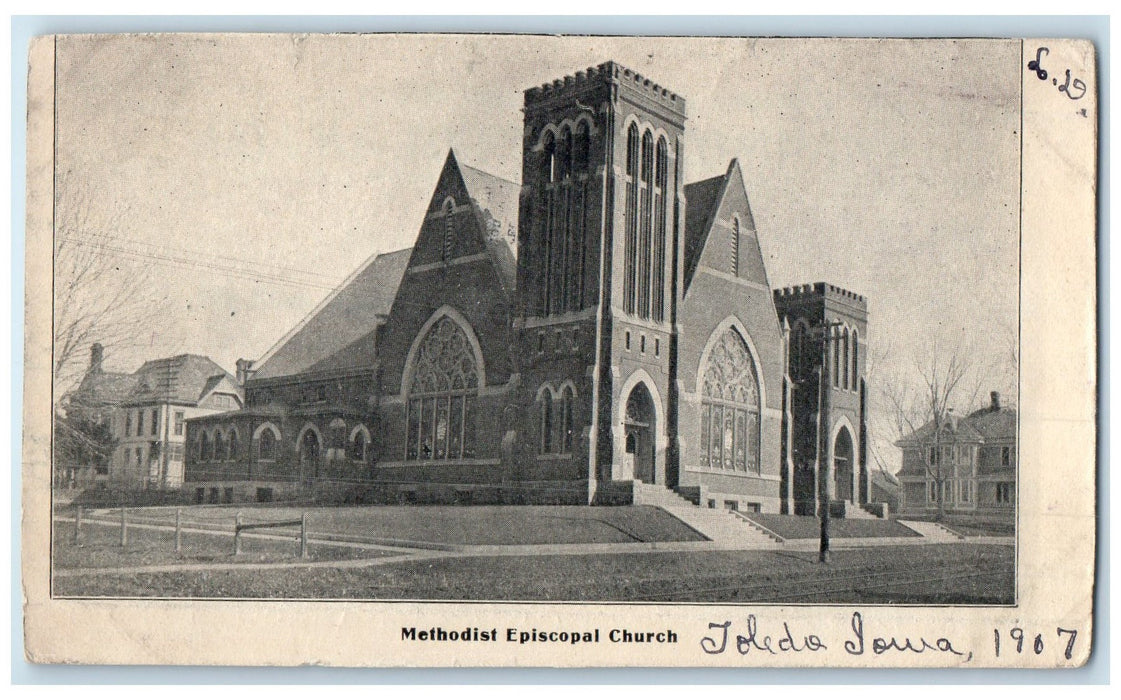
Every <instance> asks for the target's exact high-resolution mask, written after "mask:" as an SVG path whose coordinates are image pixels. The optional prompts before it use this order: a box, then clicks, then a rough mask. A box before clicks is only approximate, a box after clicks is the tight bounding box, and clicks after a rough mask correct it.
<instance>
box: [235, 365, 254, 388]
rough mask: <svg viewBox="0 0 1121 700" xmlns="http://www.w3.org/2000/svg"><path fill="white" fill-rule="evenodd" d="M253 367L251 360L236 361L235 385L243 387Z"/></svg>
mask: <svg viewBox="0 0 1121 700" xmlns="http://www.w3.org/2000/svg"><path fill="white" fill-rule="evenodd" d="M252 366H253V360H238V361H237V383H238V386H245V382H246V381H247V380H248V379H249V375H251V374H253V370H251V369H250V367H252Z"/></svg>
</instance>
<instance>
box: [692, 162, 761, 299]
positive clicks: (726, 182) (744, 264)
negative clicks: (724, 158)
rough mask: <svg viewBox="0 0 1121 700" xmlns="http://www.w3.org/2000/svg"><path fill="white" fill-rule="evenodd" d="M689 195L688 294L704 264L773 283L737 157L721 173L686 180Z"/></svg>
mask: <svg viewBox="0 0 1121 700" xmlns="http://www.w3.org/2000/svg"><path fill="white" fill-rule="evenodd" d="M685 198H686V212H685V261H684V262H685V291H686V294H688V290H689V287H690V285H691V284H692V280H693V277H694V275H695V274H696V272H697V270H698V268H700V267H706V268H709V269H711V270H715V271H716V272H719V273H723V274H726V275H732V276H735V277H738V278H740V279H743V280H747V281H749V282H754V283H755V284H758V285H761V286H763V287H765V288H769V287H770V284H769V282H768V280H767V269H766V265H765V264H764V262H763V251H762V250H761V249H760V246H759V236H758V234H757V232H756V230H755V217H754V216H753V215H752V213H751V203H750V200H749V198H748V195H747V188H746V186H745V185H744V180H743V173H742V172H741V171H740V166H739V161H738V160H735V159H733V160H732V162H731V163H729V164H728V170H727V171H726V172H725V173H724V175H722V176H717V177H713V178H709V179H707V180H702V181H700V182H696V183H692V184H689V185H686V186H685ZM737 221H738V222H739V239H738V240H739V245H738V257H736V256H734V253H735V252H736V250H735V248H734V247H733V245H734V244H733V240H734V239H735V236H734V235H733V231H734V227H735V222H737ZM734 257H735V258H736V261H735V262H734V261H733V258H734ZM737 268H738V269H737Z"/></svg>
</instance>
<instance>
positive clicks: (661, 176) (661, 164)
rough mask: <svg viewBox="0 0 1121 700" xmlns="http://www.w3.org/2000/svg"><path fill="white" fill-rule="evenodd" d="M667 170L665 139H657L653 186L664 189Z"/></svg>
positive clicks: (661, 137)
mask: <svg viewBox="0 0 1121 700" xmlns="http://www.w3.org/2000/svg"><path fill="white" fill-rule="evenodd" d="M668 168H669V162H668V156H667V153H666V137H664V136H659V137H658V159H657V167H655V169H654V185H655V186H656V187H658V188H659V189H663V190H664V189H665V188H666V179H667V170H668Z"/></svg>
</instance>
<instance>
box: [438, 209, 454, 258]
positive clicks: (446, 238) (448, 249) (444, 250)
mask: <svg viewBox="0 0 1121 700" xmlns="http://www.w3.org/2000/svg"><path fill="white" fill-rule="evenodd" d="M454 214H455V202H454V201H453V200H451V199H448V201H447V202H445V203H444V233H443V240H442V241H441V246H440V259H441V260H450V259H451V257H452V243H453V242H454V241H455V235H454V234H455V230H454V228H453V227H452V216H453V215H454Z"/></svg>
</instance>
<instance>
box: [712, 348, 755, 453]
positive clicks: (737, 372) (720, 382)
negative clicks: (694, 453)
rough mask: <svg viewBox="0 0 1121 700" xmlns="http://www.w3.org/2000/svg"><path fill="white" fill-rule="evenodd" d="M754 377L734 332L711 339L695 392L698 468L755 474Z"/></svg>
mask: <svg viewBox="0 0 1121 700" xmlns="http://www.w3.org/2000/svg"><path fill="white" fill-rule="evenodd" d="M759 408H760V407H759V378H758V376H757V375H756V373H755V363H754V362H753V361H752V358H751V351H750V350H748V347H747V343H746V342H744V339H743V337H742V336H740V334H739V333H738V332H736V330H735V329H732V328H729V329H727V330H725V331H724V332H723V333H722V334H721V335H720V337H719V338H718V339H717V341H716V343H715V345H714V346H713V348H712V351H711V352H710V353H709V356H708V362H707V364H706V365H705V367H704V382H703V385H702V389H701V456H700V461H701V466H703V467H709V468H711V469H728V470H731V471H741V472H746V471H751V472H758V471H759Z"/></svg>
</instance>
